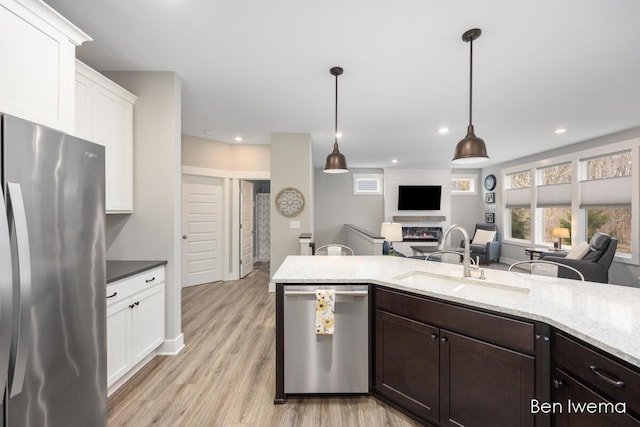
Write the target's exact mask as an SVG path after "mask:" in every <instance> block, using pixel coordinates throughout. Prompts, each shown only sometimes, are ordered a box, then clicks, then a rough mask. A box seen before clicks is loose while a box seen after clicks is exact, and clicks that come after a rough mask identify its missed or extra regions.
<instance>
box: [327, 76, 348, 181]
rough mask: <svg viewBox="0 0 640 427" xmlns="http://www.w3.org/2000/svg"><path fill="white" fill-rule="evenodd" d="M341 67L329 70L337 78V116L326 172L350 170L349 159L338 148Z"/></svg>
mask: <svg viewBox="0 0 640 427" xmlns="http://www.w3.org/2000/svg"><path fill="white" fill-rule="evenodd" d="M343 71H344V70H343V69H342V68H341V67H333V68H331V69H330V70H329V72H330V73H331V75H332V76H335V78H336V117H335V119H336V120H335V125H336V126H335V132H334V137H335V140H334V143H333V152H332V153H331V154H329V155H328V156H327V162H326V163H325V165H324V172H325V173H345V172H349V170H348V169H347V160H346V159H345V158H344V154H342V153H341V152H340V150H339V149H338V76H339V75H341V74H342V73H343Z"/></svg>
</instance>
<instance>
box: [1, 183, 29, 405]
mask: <svg viewBox="0 0 640 427" xmlns="http://www.w3.org/2000/svg"><path fill="white" fill-rule="evenodd" d="M7 190H8V191H7V195H8V203H7V204H8V205H9V224H10V225H11V224H13V230H14V232H15V235H14V236H15V242H16V252H17V261H18V262H17V265H18V271H17V272H16V273H17V274H18V276H19V283H20V286H19V289H18V292H19V294H18V304H17V305H16V306H14V312H15V314H14V320H15V321H17V322H18V323H17V325H16V326H17V327H15V326H14V331H16V332H17V333H16V335H15V336H14V337H13V339H14V342H13V343H12V346H11V357H10V362H11V364H12V366H11V367H10V370H9V393H10V394H9V397H15V396H17V395H18V394H20V393H21V392H22V386H23V385H24V378H25V373H26V369H27V354H28V351H29V338H30V337H29V335H30V330H31V324H30V323H31V257H30V249H29V233H28V231H27V216H26V214H25V211H24V200H23V198H22V190H21V188H20V184H17V183H13V182H7Z"/></svg>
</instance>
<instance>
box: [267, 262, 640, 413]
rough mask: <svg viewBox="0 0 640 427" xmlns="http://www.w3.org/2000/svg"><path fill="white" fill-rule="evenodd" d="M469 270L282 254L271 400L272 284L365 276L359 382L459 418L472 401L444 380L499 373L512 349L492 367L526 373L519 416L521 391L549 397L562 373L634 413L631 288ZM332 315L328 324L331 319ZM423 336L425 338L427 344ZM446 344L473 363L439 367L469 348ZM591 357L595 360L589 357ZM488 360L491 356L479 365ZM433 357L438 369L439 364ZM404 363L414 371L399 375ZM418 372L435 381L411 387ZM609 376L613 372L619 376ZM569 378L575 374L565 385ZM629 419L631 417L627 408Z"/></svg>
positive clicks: (638, 303) (638, 344)
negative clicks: (366, 322) (464, 369)
mask: <svg viewBox="0 0 640 427" xmlns="http://www.w3.org/2000/svg"><path fill="white" fill-rule="evenodd" d="M471 273H472V276H473V277H472V278H463V277H462V267H461V266H460V265H453V264H441V263H433V262H424V261H418V260H413V259H406V258H397V257H384V256H379V257H378V256H365V257H359V256H356V257H304V256H290V257H288V258H287V259H286V260H285V262H284V263H283V264H282V265H281V267H280V269H279V270H278V271H277V272H276V274H275V275H274V277H273V281H274V282H275V283H276V310H277V313H276V335H277V337H276V340H277V345H276V351H277V354H276V360H277V362H276V402H283V401H284V399H285V397H286V396H285V392H284V389H283V388H282V371H283V369H282V368H283V366H284V364H286V360H284V357H283V354H282V352H281V350H282V349H281V346H280V345H279V344H280V341H281V340H284V339H286V337H284V336H283V331H284V328H283V326H284V322H286V319H284V318H283V313H282V301H281V299H282V290H283V287H284V286H285V285H287V284H298V285H300V284H308V285H318V284H320V285H323V286H327V287H330V285H332V284H348V283H358V284H362V283H367V284H369V286H370V294H371V296H372V301H373V302H372V304H371V310H370V316H371V323H370V325H371V326H370V327H371V331H370V339H371V341H372V343H371V346H370V353H371V354H370V355H369V356H370V358H371V359H370V360H371V370H370V372H371V383H370V384H371V390H370V391H371V392H372V393H373V394H374V395H376V396H377V397H380V398H382V399H383V400H385V401H389V403H391V404H395V405H396V406H398V407H399V408H401V409H404V410H406V411H407V412H408V413H410V414H411V415H413V416H417V418H419V419H422V420H425V421H429V422H435V423H436V424H438V423H443V424H446V423H447V420H454V419H455V416H454V415H456V414H455V413H454V412H455V411H457V414H462V417H461V418H464V417H469V416H473V415H474V411H477V408H476V410H474V411H467V410H466V409H465V408H461V407H457V408H454V405H456V404H459V402H455V401H450V400H446V399H450V398H451V396H452V395H453V394H454V392H456V388H455V387H456V384H455V383H453V382H452V381H454V380H456V381H457V380H460V381H462V382H461V383H460V384H463V383H464V382H465V381H466V382H467V383H468V376H469V375H473V372H476V371H478V370H487V372H490V371H491V370H492V369H494V368H495V369H496V372H497V373H498V375H496V376H500V368H501V367H500V366H499V363H500V361H501V360H507V359H508V358H511V359H512V360H511V359H510V360H509V361H508V362H507V363H508V364H509V367H510V368H509V369H511V371H504V372H511V373H512V374H513V375H514V376H515V377H517V378H518V379H519V380H522V378H528V379H527V382H526V384H525V383H519V384H516V386H517V387H518V388H517V390H520V394H521V396H518V397H517V398H514V401H515V403H514V405H515V406H517V407H516V409H515V411H516V412H517V411H520V412H519V413H517V414H516V415H515V417H516V418H517V419H519V420H522V421H523V422H522V425H533V423H534V417H533V416H532V413H533V412H534V410H533V409H532V408H533V406H531V407H530V406H528V404H529V403H531V402H533V401H534V400H536V401H539V402H541V403H545V402H546V403H549V404H551V401H552V394H551V390H550V388H551V383H552V377H553V381H554V382H553V385H554V394H553V396H556V397H557V396H560V395H562V396H564V395H565V394H566V393H565V390H566V389H567V384H573V381H574V377H575V378H577V380H579V386H582V385H585V384H586V385H587V386H591V381H592V380H593V381H597V380H599V379H602V380H603V381H602V383H603V384H599V383H595V384H594V385H593V389H594V390H595V391H596V392H597V393H598V394H597V395H598V396H600V395H601V394H603V395H604V396H605V397H607V398H609V399H611V400H612V401H616V398H618V399H621V400H624V399H627V398H628V399H629V402H626V401H625V402H623V403H626V404H628V406H629V407H628V408H627V412H626V413H625V414H623V416H628V417H631V416H636V417H637V415H638V413H639V412H640V409H639V408H638V407H639V406H640V403H638V402H637V401H638V396H639V395H640V394H638V393H640V374H639V373H638V372H640V369H638V368H640V340H638V338H637V337H638V336H639V335H640V289H637V288H630V287H623V286H615V285H607V284H599V283H590V282H579V281H575V280H568V279H559V278H551V277H546V276H532V275H529V274H528V273H519V272H518V273H515V272H506V271H498V270H486V271H485V277H486V279H484V280H482V279H479V278H478V277H479V272H478V271H477V270H472V272H471ZM338 327H339V325H336V329H337V328H338ZM391 331H392V332H391ZM403 334H406V336H405V337H404V338H398V337H402V336H403ZM420 337H422V338H424V340H421V338H420ZM429 339H431V340H432V341H433V343H432V344H427V341H428V340H429ZM415 342H420V343H423V345H422V344H421V345H422V347H415V348H401V349H400V350H398V348H399V347H408V346H412V345H413V344H411V343H415ZM407 343H409V344H407ZM387 344H388V345H387ZM454 345H456V346H457V347H455V348H456V349H463V348H467V347H468V348H469V349H471V348H472V347H473V346H475V347H473V350H470V351H469V352H468V354H472V355H476V354H481V355H482V357H481V358H480V359H478V360H477V361H478V362H479V365H477V366H478V367H480V368H479V369H476V370H474V371H470V372H469V373H468V375H466V374H465V375H466V376H465V377H464V378H462V377H461V376H460V375H458V373H456V372H453V371H451V369H452V367H453V366H454V365H453V363H454V362H455V363H458V362H461V363H463V364H466V365H467V366H471V365H469V363H471V362H473V360H472V359H473V358H471V359H469V357H467V355H465V354H463V355H462V356H460V358H459V359H458V360H457V362H456V359H453V358H452V357H453V356H454V355H455V352H454V351H453V349H454ZM467 345H468V346H467ZM429 346H431V347H432V348H431V347H429ZM465 346H467V347H465ZM556 347H557V348H556ZM496 349H497V350H498V351H497V352H494V353H491V354H490V351H489V350H491V351H493V350H496ZM421 355H428V357H427V356H425V360H424V361H420V362H419V363H418V365H419V366H418V369H417V370H414V371H407V370H403V369H400V372H395V371H397V370H398V369H396V368H397V367H396V366H394V363H395V364H397V363H398V362H403V363H405V364H407V366H408V364H410V363H411V362H415V358H416V357H419V356H421ZM485 356H486V357H485ZM456 357H457V356H456ZM473 357H475V356H473ZM403 358H404V359H403ZM583 359H584V360H583ZM594 360H596V361H599V363H600V364H599V365H597V366H596V362H594ZM392 361H395V362H392ZM470 361H471V362H470ZM582 362H584V363H587V368H586V370H587V371H589V369H590V371H589V372H588V373H583V369H582V367H581V366H577V364H578V363H582ZM492 363H493V364H495V367H492V366H490V365H491V364H492ZM573 365H576V366H573ZM428 366H432V368H428ZM602 366H606V367H607V369H606V370H605V369H602ZM443 367H446V368H447V369H449V371H447V372H444V373H443V371H442V368H443ZM484 367H486V368H484ZM434 369H435V371H434ZM556 371H557V372H556ZM416 372H417V373H418V374H424V376H423V377H421V379H419V380H415V381H412V380H407V377H412V376H415V375H414V374H415V373H416ZM567 372H568V373H569V374H571V375H570V376H569V377H566V376H565V374H567ZM556 374H557V375H556ZM614 374H615V375H614ZM429 375H430V378H431V382H439V387H436V386H437V385H438V384H436V386H434V387H431V388H430V389H426V388H424V387H423V386H424V383H428V382H429V380H428V378H427V377H428V376H429ZM589 375H593V377H594V378H591V377H589ZM556 376H562V378H563V379H564V381H561V380H556ZM618 376H625V378H624V379H625V381H624V382H623V381H622V380H620V379H619V378H618ZM387 378H388V379H389V381H387V380H386V379H387ZM485 380H486V379H485ZM485 380H483V381H485ZM485 382H486V381H485ZM509 384H511V383H509ZM621 384H622V385H621ZM511 385H512V384H511ZM403 387H404V389H403ZM421 387H423V388H421ZM576 387H578V385H575V386H573V388H572V390H574V389H575V388H576ZM609 387H610V388H612V389H611V390H609ZM534 389H535V391H533V390H534ZM461 390H462V388H461ZM522 390H526V393H524V394H523V392H522ZM558 390H559V391H558ZM494 392H495V391H492V390H491V387H488V388H486V389H483V390H482V393H485V394H486V393H489V394H491V393H494ZM412 393H413V394H414V395H412ZM527 393H529V394H527ZM563 393H564V394H563ZM620 393H622V394H620ZM625 393H626V394H625ZM629 393H631V394H629ZM512 394H513V393H512ZM394 395H395V396H396V397H394ZM527 396H528V397H527ZM576 396H577V392H576ZM459 397H460V396H459ZM534 398H535V399H534ZM473 399H474V396H471V393H470V394H469V396H466V397H463V398H462V397H461V400H462V401H473ZM531 404H532V405H533V403H531ZM503 406H504V404H503ZM525 406H526V409H525ZM525 412H526V413H525ZM629 413H630V414H631V415H629ZM548 414H549V413H547V414H546V415H548ZM551 415H553V417H552V419H553V420H555V419H556V418H558V417H559V416H561V415H563V416H565V415H567V414H566V411H565V412H564V414H551ZM599 415H603V414H599ZM604 415H605V416H608V415H610V414H604ZM467 419H469V418H467ZM634 421H637V420H636V419H632V422H634ZM456 422H458V421H456ZM547 423H549V416H547V417H546V418H545V417H538V419H536V420H535V424H536V425H545V424H547ZM462 424H463V425H466V424H465V423H462ZM621 425H623V424H621ZM631 425H635V424H631Z"/></svg>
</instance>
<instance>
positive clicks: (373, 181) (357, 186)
mask: <svg viewBox="0 0 640 427" xmlns="http://www.w3.org/2000/svg"><path fill="white" fill-rule="evenodd" d="M353 194H357V195H363V194H382V174H353Z"/></svg>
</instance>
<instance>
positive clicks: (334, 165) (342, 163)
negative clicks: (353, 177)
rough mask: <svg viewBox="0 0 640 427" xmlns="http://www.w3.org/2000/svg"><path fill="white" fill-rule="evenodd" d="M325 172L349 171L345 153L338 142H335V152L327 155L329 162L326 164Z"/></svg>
mask: <svg viewBox="0 0 640 427" xmlns="http://www.w3.org/2000/svg"><path fill="white" fill-rule="evenodd" d="M324 172H325V173H347V172H349V170H348V169H347V160H346V159H345V158H344V154H342V153H341V152H340V150H339V149H338V143H337V142H336V143H334V144H333V152H332V153H331V154H329V155H328V156H327V162H326V163H325V165H324Z"/></svg>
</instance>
